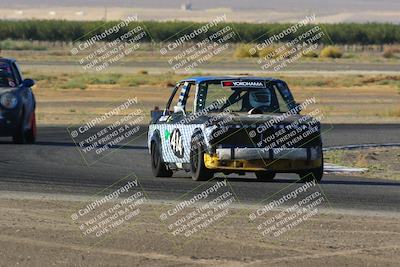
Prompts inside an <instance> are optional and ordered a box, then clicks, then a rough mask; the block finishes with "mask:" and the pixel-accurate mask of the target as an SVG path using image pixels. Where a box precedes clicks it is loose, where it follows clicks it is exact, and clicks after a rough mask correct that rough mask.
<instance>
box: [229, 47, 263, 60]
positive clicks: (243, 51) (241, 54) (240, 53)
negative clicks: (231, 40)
mask: <svg viewBox="0 0 400 267" xmlns="http://www.w3.org/2000/svg"><path fill="white" fill-rule="evenodd" d="M253 49H254V46H252V45H249V44H242V45H239V46H238V47H237V48H236V49H235V53H234V56H235V57H236V58H246V57H258V52H257V50H253ZM251 51H254V53H251Z"/></svg>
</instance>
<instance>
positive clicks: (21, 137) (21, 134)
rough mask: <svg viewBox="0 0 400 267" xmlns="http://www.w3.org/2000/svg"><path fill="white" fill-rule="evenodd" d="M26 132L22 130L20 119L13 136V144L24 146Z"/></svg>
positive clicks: (22, 125)
mask: <svg viewBox="0 0 400 267" xmlns="http://www.w3.org/2000/svg"><path fill="white" fill-rule="evenodd" d="M26 136H27V134H26V131H25V130H24V124H23V121H22V119H21V123H20V124H19V125H18V128H17V131H16V132H15V134H14V135H13V142H14V144H26V142H27V140H26Z"/></svg>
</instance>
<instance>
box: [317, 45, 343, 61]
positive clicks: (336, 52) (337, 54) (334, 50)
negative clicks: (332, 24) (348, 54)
mask: <svg viewBox="0 0 400 267" xmlns="http://www.w3.org/2000/svg"><path fill="white" fill-rule="evenodd" d="M342 56H343V52H342V50H340V48H338V47H334V46H327V47H325V48H324V49H322V50H321V52H320V57H329V58H341V57H342Z"/></svg>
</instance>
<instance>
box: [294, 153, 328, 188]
mask: <svg viewBox="0 0 400 267" xmlns="http://www.w3.org/2000/svg"><path fill="white" fill-rule="evenodd" d="M299 176H300V179H301V181H302V182H311V181H314V180H315V181H316V182H318V183H319V182H321V180H322V177H323V176H324V157H323V155H322V156H321V165H320V166H319V167H318V168H315V169H309V170H305V171H302V172H300V173H299Z"/></svg>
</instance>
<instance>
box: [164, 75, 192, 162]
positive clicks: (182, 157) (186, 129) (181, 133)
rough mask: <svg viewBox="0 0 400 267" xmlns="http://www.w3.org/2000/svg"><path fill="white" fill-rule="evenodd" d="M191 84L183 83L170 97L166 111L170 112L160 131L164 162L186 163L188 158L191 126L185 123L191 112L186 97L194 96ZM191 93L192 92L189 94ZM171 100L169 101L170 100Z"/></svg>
mask: <svg viewBox="0 0 400 267" xmlns="http://www.w3.org/2000/svg"><path fill="white" fill-rule="evenodd" d="M194 88H195V86H194V84H193V83H190V82H184V83H183V84H181V88H180V90H179V89H178V90H177V91H176V92H175V95H174V96H171V98H172V101H169V106H167V110H168V111H169V112H170V114H169V115H168V118H164V119H165V123H164V124H163V125H164V127H162V128H163V129H160V130H161V135H162V137H161V139H162V140H161V142H162V147H163V159H164V161H165V162H173V163H187V162H188V161H189V157H190V154H189V152H190V139H191V133H192V128H193V126H192V125H191V124H190V122H187V121H186V118H187V117H188V115H189V114H190V113H191V112H192V111H191V110H187V106H192V104H193V103H192V104H191V105H187V101H188V97H189V94H190V93H191V94H192V95H193V94H195V89H194ZM191 91H192V92H191ZM170 100H171V99H170Z"/></svg>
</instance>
